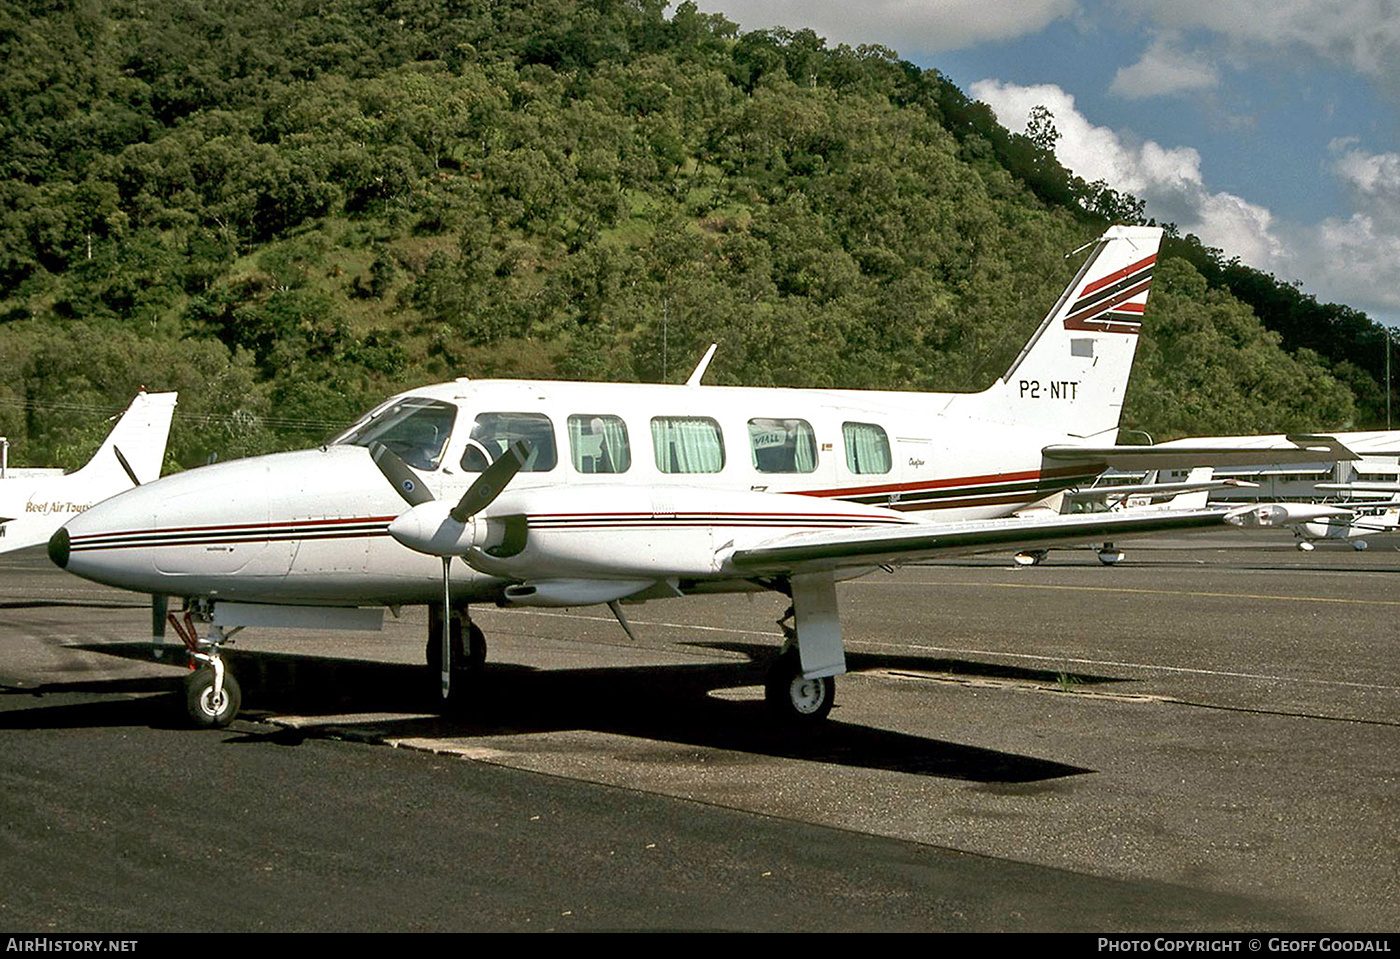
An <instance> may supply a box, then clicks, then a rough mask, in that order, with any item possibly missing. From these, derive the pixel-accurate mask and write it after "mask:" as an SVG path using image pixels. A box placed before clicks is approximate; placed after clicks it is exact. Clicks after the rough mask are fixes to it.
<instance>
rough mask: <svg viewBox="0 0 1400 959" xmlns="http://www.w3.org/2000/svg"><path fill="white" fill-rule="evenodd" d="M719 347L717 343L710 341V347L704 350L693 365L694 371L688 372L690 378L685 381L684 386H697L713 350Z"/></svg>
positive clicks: (713, 354) (712, 355) (707, 367)
mask: <svg viewBox="0 0 1400 959" xmlns="http://www.w3.org/2000/svg"><path fill="white" fill-rule="evenodd" d="M717 349H719V344H718V343H711V344H710V348H709V349H708V350H706V351H705V355H704V356H702V357H700V362H699V363H698V364H697V365H696V367H695V372H694V373H691V374H690V379H688V380H686V381H685V385H686V386H699V385H700V378H701V377H702V376H704V375H705V371H706V370H708V369H709V368H710V360H712V359H714V356H715V350H717Z"/></svg>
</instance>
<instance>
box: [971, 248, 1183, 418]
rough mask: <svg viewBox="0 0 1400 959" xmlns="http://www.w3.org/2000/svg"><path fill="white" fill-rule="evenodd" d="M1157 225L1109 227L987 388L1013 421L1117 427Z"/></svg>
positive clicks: (1151, 265)
mask: <svg viewBox="0 0 1400 959" xmlns="http://www.w3.org/2000/svg"><path fill="white" fill-rule="evenodd" d="M1161 241H1162V231H1161V230H1160V229H1159V228H1157V227H1135V226H1115V227H1110V228H1109V230H1108V232H1106V233H1105V234H1104V235H1103V236H1102V237H1100V238H1099V240H1098V241H1097V242H1096V243H1095V244H1094V248H1093V251H1092V252H1090V254H1089V256H1088V259H1087V260H1085V262H1084V266H1083V267H1081V268H1080V270H1079V273H1078V275H1077V276H1075V278H1074V281H1073V282H1072V283H1070V285H1069V286H1068V287H1067V288H1066V289H1065V292H1064V293H1063V294H1062V295H1061V296H1060V299H1059V302H1057V303H1056V304H1055V308H1054V309H1052V310H1051V311H1050V313H1049V315H1048V316H1046V317H1045V321H1044V322H1043V323H1041V325H1040V329H1038V330H1036V332H1035V335H1034V336H1033V337H1031V340H1030V342H1029V343H1027V344H1026V348H1025V349H1023V350H1022V351H1021V355H1020V356H1018V357H1017V358H1016V362H1014V363H1012V364H1011V368H1010V369H1009V370H1007V371H1006V373H1005V374H1004V375H1003V376H1002V377H1001V379H1000V380H998V381H997V382H996V383H995V384H993V385H992V387H991V388H990V389H989V390H988V391H987V392H988V393H992V394H995V395H996V396H997V397H998V404H999V405H1000V406H1001V408H1002V409H1003V410H1004V412H1003V413H1002V414H1001V415H1002V416H1003V417H1005V418H1007V419H1008V420H1009V421H1010V422H1011V423H1013V424H1015V425H1018V426H1029V427H1045V428H1047V429H1049V430H1051V431H1053V432H1060V433H1063V434H1065V435H1070V436H1081V437H1089V436H1096V435H1100V434H1104V433H1109V432H1111V431H1113V430H1116V429H1117V427H1118V416H1119V413H1120V412H1121V411H1122V408H1123V394H1124V392H1125V391H1126V390H1127V387H1128V374H1129V373H1130V372H1131V371H1132V366H1133V354H1134V352H1135V351H1136V350H1137V339H1138V331H1139V329H1140V328H1141V326H1142V314H1143V309H1144V307H1145V306H1146V305H1147V292H1148V289H1149V288H1150V287H1151V285H1152V273H1153V268H1154V267H1155V265H1156V263H1157V249H1158V247H1159V246H1160V245H1161Z"/></svg>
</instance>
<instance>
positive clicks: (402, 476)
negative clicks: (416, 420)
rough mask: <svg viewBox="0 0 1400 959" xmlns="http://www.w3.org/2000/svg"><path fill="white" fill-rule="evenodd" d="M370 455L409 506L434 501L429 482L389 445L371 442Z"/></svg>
mask: <svg viewBox="0 0 1400 959" xmlns="http://www.w3.org/2000/svg"><path fill="white" fill-rule="evenodd" d="M369 455H370V456H371V457H372V458H373V459H374V465H375V466H378V467H379V472H381V473H383V474H384V478H385V479H387V480H388V481H389V485H390V486H392V487H394V489H395V490H397V491H398V494H399V495H400V496H402V497H403V498H404V502H406V503H407V504H408V505H409V506H419V505H421V504H423V503H431V502H432V501H433V494H432V493H431V492H430V491H429V490H428V487H427V484H425V483H424V482H423V481H422V480H421V479H419V478H418V474H417V473H415V472H413V470H412V469H410V468H409V465H408V464H407V463H405V462H404V461H403V458H402V457H400V456H399V455H398V454H397V453H395V452H394V451H393V450H391V449H389V447H387V446H385V445H384V444H383V443H371V444H369ZM482 475H483V476H485V475H486V474H485V473H483V474H482ZM469 492H470V491H469Z"/></svg>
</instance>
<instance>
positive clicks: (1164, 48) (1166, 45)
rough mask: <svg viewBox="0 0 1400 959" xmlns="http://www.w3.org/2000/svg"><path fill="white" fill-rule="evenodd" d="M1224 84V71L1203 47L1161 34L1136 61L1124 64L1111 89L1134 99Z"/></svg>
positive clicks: (1115, 92) (1211, 87) (1193, 91)
mask: <svg viewBox="0 0 1400 959" xmlns="http://www.w3.org/2000/svg"><path fill="white" fill-rule="evenodd" d="M1219 85H1220V71H1219V70H1218V69H1217V68H1216V66H1215V64H1214V63H1213V62H1211V60H1210V59H1209V58H1207V57H1206V56H1204V55H1203V54H1201V53H1200V52H1199V51H1187V50H1184V49H1182V47H1181V46H1180V44H1179V43H1178V42H1176V41H1175V40H1171V39H1167V38H1163V37H1159V38H1158V39H1157V40H1155V41H1154V42H1153V43H1152V45H1151V46H1150V47H1148V48H1147V51H1146V52H1145V53H1144V54H1143V55H1142V57H1141V59H1139V60H1138V61H1137V62H1136V63H1134V64H1132V65H1130V66H1126V67H1120V68H1119V70H1118V73H1117V74H1116V75H1115V76H1114V78H1113V82H1112V83H1111V84H1110V85H1109V92H1110V93H1114V94H1117V95H1118V96H1120V97H1126V98H1128V99H1130V100H1137V99H1142V98H1143V97H1155V96H1173V95H1176V94H1182V93H1200V92H1203V91H1206V90H1213V89H1215V88H1216V87H1217V86H1219Z"/></svg>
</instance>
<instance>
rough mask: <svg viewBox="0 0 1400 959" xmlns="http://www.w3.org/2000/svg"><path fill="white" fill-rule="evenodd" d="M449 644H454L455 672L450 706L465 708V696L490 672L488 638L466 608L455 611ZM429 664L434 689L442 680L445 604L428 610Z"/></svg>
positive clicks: (451, 683)
mask: <svg viewBox="0 0 1400 959" xmlns="http://www.w3.org/2000/svg"><path fill="white" fill-rule="evenodd" d="M450 620H451V625H450V627H449V629H448V641H449V642H450V643H451V644H452V648H451V650H450V651H449V652H450V657H451V659H450V662H451V663H452V672H451V675H450V677H449V683H448V695H447V697H446V699H447V702H448V704H449V705H450V706H459V705H461V704H462V702H463V700H464V698H465V694H466V693H467V692H468V691H469V690H470V688H471V687H472V686H473V685H474V684H475V680H477V679H479V678H480V676H481V672H482V670H483V669H485V668H486V636H485V635H484V634H483V633H482V632H481V627H479V626H477V625H476V623H474V622H472V621H471V617H470V615H469V614H468V613H467V610H466V609H465V608H462V609H454V610H452V615H451V617H450ZM424 653H425V658H426V659H427V662H428V672H429V674H430V675H431V676H432V679H433V683H434V685H437V684H438V683H440V682H441V677H442V604H441V603H435V604H431V605H429V606H428V643H427V646H426V647H425V648H424Z"/></svg>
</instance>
